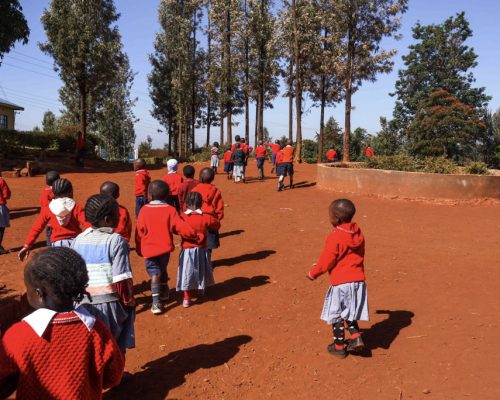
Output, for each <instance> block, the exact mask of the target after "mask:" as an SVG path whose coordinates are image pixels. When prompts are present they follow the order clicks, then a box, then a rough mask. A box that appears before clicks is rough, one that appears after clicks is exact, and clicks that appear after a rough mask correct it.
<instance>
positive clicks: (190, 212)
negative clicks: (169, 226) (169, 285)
mask: <svg viewBox="0 0 500 400" xmlns="http://www.w3.org/2000/svg"><path fill="white" fill-rule="evenodd" d="M201 204H202V198H201V194H199V193H197V192H191V193H189V195H188V196H187V198H186V207H187V210H186V211H185V212H184V213H182V215H181V217H182V219H183V220H184V221H186V222H187V223H188V224H189V225H190V226H191V227H192V228H193V229H194V230H195V232H196V233H198V234H202V235H203V237H206V236H207V230H212V231H218V230H219V228H220V222H219V220H218V219H217V218H215V217H214V216H212V215H210V214H207V213H204V212H203V211H202V210H201ZM214 283H215V282H214V275H213V272H212V265H211V263H210V256H209V254H208V251H207V242H206V240H205V241H203V243H197V242H191V241H189V240H183V241H182V251H181V254H180V256H179V269H178V272H177V291H181V290H182V291H183V292H184V300H183V302H182V305H183V306H184V307H189V306H190V305H191V294H190V291H193V290H199V291H201V293H204V291H205V289H206V288H207V287H209V286H212V285H213V284H214Z"/></svg>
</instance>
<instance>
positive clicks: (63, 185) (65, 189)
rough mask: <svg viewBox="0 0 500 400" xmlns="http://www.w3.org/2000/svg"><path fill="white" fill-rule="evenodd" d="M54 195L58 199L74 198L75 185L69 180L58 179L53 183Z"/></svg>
mask: <svg viewBox="0 0 500 400" xmlns="http://www.w3.org/2000/svg"><path fill="white" fill-rule="evenodd" d="M52 193H54V196H55V197H56V198H62V197H73V185H72V184H71V182H70V181H68V180H67V179H64V178H60V179H56V180H55V181H54V182H53V183H52Z"/></svg>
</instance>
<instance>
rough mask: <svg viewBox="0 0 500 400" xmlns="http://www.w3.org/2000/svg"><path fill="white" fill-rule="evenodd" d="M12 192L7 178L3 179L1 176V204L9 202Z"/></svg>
mask: <svg viewBox="0 0 500 400" xmlns="http://www.w3.org/2000/svg"><path fill="white" fill-rule="evenodd" d="M10 194H11V193H10V189H9V186H8V185H7V182H5V179H2V178H1V177H0V206H1V205H3V204H7V200H9V199H10Z"/></svg>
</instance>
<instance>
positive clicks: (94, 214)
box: [85, 194, 118, 226]
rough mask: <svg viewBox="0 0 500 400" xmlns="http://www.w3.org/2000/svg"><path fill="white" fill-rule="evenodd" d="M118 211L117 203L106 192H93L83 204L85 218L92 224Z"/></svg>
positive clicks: (96, 223) (95, 224) (97, 223)
mask: <svg viewBox="0 0 500 400" xmlns="http://www.w3.org/2000/svg"><path fill="white" fill-rule="evenodd" d="M117 213H118V203H117V202H116V200H115V199H114V198H113V197H111V196H110V195H108V194H94V195H93V196H90V197H89V198H88V199H87V203H86V204H85V219H86V220H87V222H89V223H90V224H92V225H93V226H97V225H99V223H100V222H102V221H104V218H105V217H112V216H113V215H116V214H117Z"/></svg>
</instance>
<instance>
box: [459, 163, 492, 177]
mask: <svg viewBox="0 0 500 400" xmlns="http://www.w3.org/2000/svg"><path fill="white" fill-rule="evenodd" d="M464 172H465V173H466V174H471V175H489V174H490V171H489V170H488V166H487V165H486V164H485V163H484V162H480V161H471V162H468V163H467V164H465V168H464Z"/></svg>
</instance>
